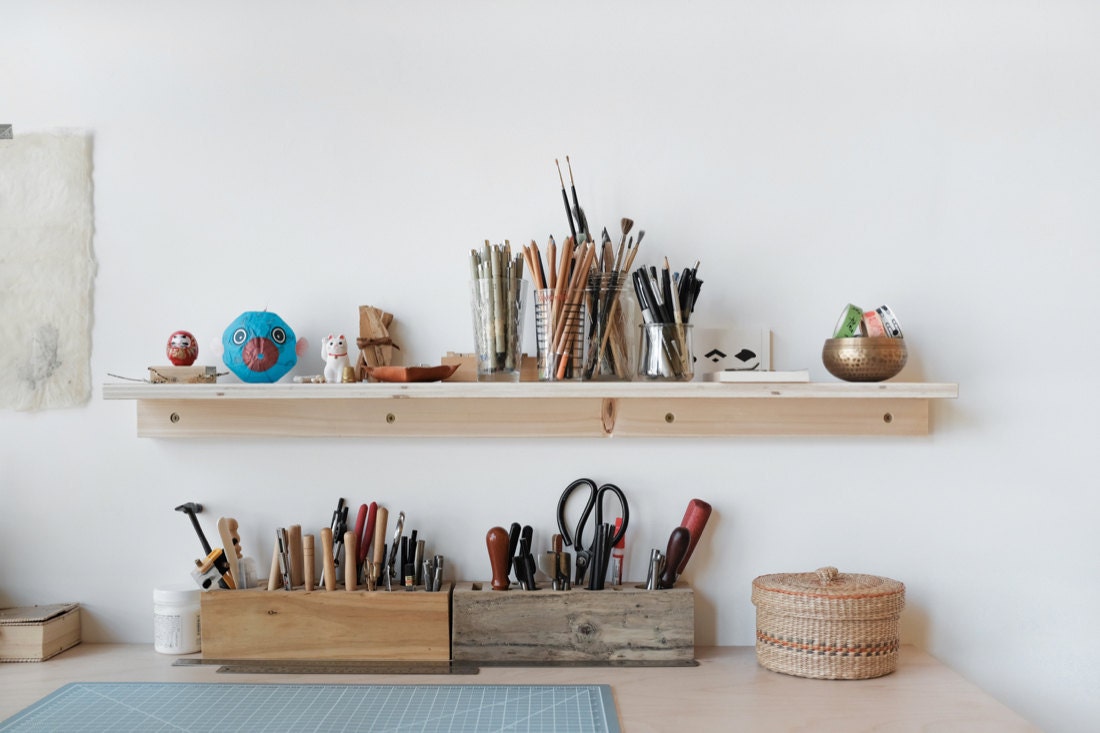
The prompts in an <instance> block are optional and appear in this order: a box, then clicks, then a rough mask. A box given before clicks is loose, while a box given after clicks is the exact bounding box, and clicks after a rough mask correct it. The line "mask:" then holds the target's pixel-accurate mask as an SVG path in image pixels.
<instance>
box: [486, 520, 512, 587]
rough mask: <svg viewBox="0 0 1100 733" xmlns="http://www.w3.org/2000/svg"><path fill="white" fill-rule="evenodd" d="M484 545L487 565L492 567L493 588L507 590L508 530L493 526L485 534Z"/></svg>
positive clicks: (508, 583)
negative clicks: (487, 551) (486, 549)
mask: <svg viewBox="0 0 1100 733" xmlns="http://www.w3.org/2000/svg"><path fill="white" fill-rule="evenodd" d="M485 546H486V547H487V548H488V549H489V565H490V566H492V568H493V590H508V586H509V585H510V581H509V580H508V565H509V562H508V561H509V557H508V555H509V552H508V530H506V529H505V528H504V527H493V528H492V529H490V530H489V532H488V533H487V534H486V535H485Z"/></svg>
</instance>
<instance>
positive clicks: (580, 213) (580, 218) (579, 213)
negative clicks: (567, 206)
mask: <svg viewBox="0 0 1100 733" xmlns="http://www.w3.org/2000/svg"><path fill="white" fill-rule="evenodd" d="M565 167H566V168H568V169H569V190H570V191H572V192H573V216H575V217H576V219H577V226H578V227H579V228H580V230H581V232H583V233H584V238H585V241H588V242H591V241H592V235H591V234H589V232H588V217H586V216H585V215H584V209H582V208H581V205H580V202H578V201H577V187H576V185H574V183H573V164H572V163H571V162H570V161H569V156H568V155H567V156H565Z"/></svg>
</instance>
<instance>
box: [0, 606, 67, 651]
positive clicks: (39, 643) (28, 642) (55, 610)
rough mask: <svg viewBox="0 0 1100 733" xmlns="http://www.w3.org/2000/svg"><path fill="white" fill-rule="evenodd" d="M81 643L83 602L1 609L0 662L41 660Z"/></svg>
mask: <svg viewBox="0 0 1100 733" xmlns="http://www.w3.org/2000/svg"><path fill="white" fill-rule="evenodd" d="M79 643H80V605H79V604H77V603H56V604H53V605H50V606H25V607H22V608H4V609H0V662H41V661H43V660H46V659H49V658H50V657H52V656H55V655H57V654H60V653H61V652H63V651H65V650H66V649H68V648H70V647H74V646H76V645H77V644H79Z"/></svg>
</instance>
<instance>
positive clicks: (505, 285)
mask: <svg viewBox="0 0 1100 733" xmlns="http://www.w3.org/2000/svg"><path fill="white" fill-rule="evenodd" d="M529 288H530V284H529V283H528V282H527V281H526V280H515V279H508V278H503V277H501V278H493V277H483V278H478V279H476V280H471V281H470V306H471V312H472V316H473V327H474V345H475V350H476V353H477V381H479V382H518V381H519V373H520V367H521V366H522V359H523V327H524V324H525V323H526V322H527V304H528V302H529V300H528V297H527V292H528V289H529Z"/></svg>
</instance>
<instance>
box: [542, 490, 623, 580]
mask: <svg viewBox="0 0 1100 733" xmlns="http://www.w3.org/2000/svg"><path fill="white" fill-rule="evenodd" d="M582 486H584V487H587V488H588V503H586V504H585V505H584V511H582V512H581V518H580V520H579V521H578V522H577V524H576V533H575V534H571V533H570V532H569V523H568V522H567V521H566V519H565V505H566V503H568V501H569V497H570V496H571V495H572V494H573V491H574V490H576V489H578V488H580V487H582ZM609 491H610V492H611V493H613V494H614V495H615V496H616V497H618V499H619V506H620V507H621V508H622V510H623V522H622V524H621V525H620V526H619V531H618V532H616V533H615V534H613V535H612V536H611V541H610V542H609V543H608V544H607V547H608V548H611V547H614V546H615V545H616V544H618V542H619V540H621V539H622V538H623V535H624V534H626V524H627V521H628V520H629V519H630V506H629V505H628V504H627V502H626V496H624V495H623V491H622V489H620V488H619V487H618V486H616V485H615V484H604V485H603V486H600V487H599V488H597V487H596V482H595V481H593V480H592V479H588V478H579V479H577V480H576V481H574V482H573V483H571V484H569V485H568V486H566V487H565V491H563V492H562V495H561V499H559V500H558V531H559V532H561V537H562V541H563V542H564V543H565V544H566V545H571V546H575V547H576V553H577V560H576V573H575V574H576V581H575V582H576V585H578V586H579V585H580V584H581V583H583V582H584V576H585V572H586V571H587V570H588V566H589V565H591V564H592V561H593V559H594V558H595V552H596V534H597V532H598V530H599V527H600V525H601V524H603V523H604V521H603V498H604V494H606V493H607V492H609ZM593 509H595V510H596V524H595V526H596V531H594V532H593V533H592V542H591V543H590V544H589V545H588V547H585V546H584V541H583V540H582V539H581V535H582V534H584V528H585V526H586V525H587V524H588V518H589V516H591V514H592V510H593Z"/></svg>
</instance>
